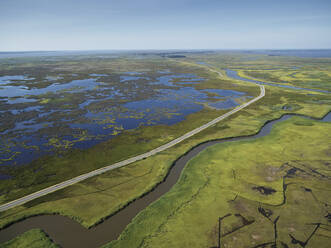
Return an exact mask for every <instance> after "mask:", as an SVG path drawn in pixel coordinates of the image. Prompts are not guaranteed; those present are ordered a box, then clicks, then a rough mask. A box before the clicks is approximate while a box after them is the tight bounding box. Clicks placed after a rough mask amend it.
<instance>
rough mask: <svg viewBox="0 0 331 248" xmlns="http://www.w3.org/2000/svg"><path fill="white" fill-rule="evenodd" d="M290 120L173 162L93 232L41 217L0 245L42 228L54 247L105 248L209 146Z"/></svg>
mask: <svg viewBox="0 0 331 248" xmlns="http://www.w3.org/2000/svg"><path fill="white" fill-rule="evenodd" d="M291 116H293V115H291V114H286V115H284V116H282V117H281V118H280V119H277V120H272V121H269V122H268V123H266V124H265V125H264V126H263V127H262V128H261V130H260V131H259V132H258V133H257V134H255V135H252V136H246V137H234V138H226V139H219V140H213V141H208V142H205V143H202V144H199V145H197V146H196V147H194V148H192V149H191V150H190V151H189V152H187V153H186V154H184V155H183V156H181V157H180V158H179V159H178V160H176V161H175V162H174V164H173V166H172V168H171V170H170V171H169V174H168V176H167V177H166V178H165V180H164V181H163V182H161V183H160V184H159V185H158V186H157V187H156V188H155V189H154V190H153V191H151V192H149V193H148V194H146V195H144V196H143V197H141V198H139V199H137V200H136V201H134V202H132V203H131V204H129V205H128V206H126V207H125V208H123V209H122V210H120V211H119V212H117V213H116V214H114V215H113V216H110V217H109V218H108V219H106V220H105V221H104V222H102V223H100V224H98V225H96V226H95V227H93V228H90V229H86V228H84V227H83V226H81V225H80V224H79V223H78V222H76V221H74V220H72V219H70V218H68V217H64V216H60V215H40V216H35V217H30V218H27V219H25V220H22V221H19V222H16V223H14V224H12V225H10V226H8V227H7V228H5V229H3V230H1V231H0V242H1V243H2V242H6V241H8V240H10V239H12V238H14V237H16V236H17V235H19V234H22V233H24V232H26V231H28V230H30V229H32V228H41V229H43V230H44V231H45V232H46V233H47V234H48V235H49V236H50V238H51V239H52V240H53V241H54V242H55V243H57V244H59V245H60V246H61V247H64V248H68V247H79V248H93V247H99V246H101V245H104V244H106V243H108V242H110V241H112V240H114V239H116V238H118V236H119V235H120V234H121V232H122V231H123V230H124V229H125V227H126V226H127V225H128V224H129V223H130V222H131V220H132V219H133V218H134V217H135V216H136V215H137V214H138V213H139V212H140V211H141V210H143V209H144V208H146V207H147V206H148V205H150V204H151V203H152V202H154V201H156V200H157V199H159V198H160V197H161V196H162V195H164V194H165V193H167V192H168V191H169V190H170V189H171V188H172V186H173V185H174V184H175V183H176V182H177V181H178V179H179V177H180V174H181V172H182V170H183V168H184V167H185V165H186V164H187V162H188V161H189V160H190V159H192V158H193V157H195V156H196V155H197V154H198V153H199V152H201V151H202V150H204V149H206V148H207V147H209V146H212V145H215V144H219V143H225V142H233V141H239V140H248V139H254V138H258V137H263V136H266V135H267V134H269V133H270V130H271V128H272V126H273V125H274V124H276V123H277V122H281V121H284V120H287V119H289V118H290V117H291ZM306 118H309V117H306ZM321 120H322V121H327V122H330V121H331V112H329V113H328V114H327V115H326V116H325V117H324V118H323V119H321Z"/></svg>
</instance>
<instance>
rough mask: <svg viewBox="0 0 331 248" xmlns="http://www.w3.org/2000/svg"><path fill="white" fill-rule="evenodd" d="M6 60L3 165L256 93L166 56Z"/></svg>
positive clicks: (0, 130) (1, 96)
mask: <svg viewBox="0 0 331 248" xmlns="http://www.w3.org/2000/svg"><path fill="white" fill-rule="evenodd" d="M132 60H133V62H132ZM1 62H2V63H1ZM0 63H1V65H0V136H1V143H0V165H1V166H3V165H6V166H11V165H23V164H28V163H29V162H31V161H33V160H34V159H37V158H39V157H41V156H43V155H47V154H59V153H60V154H61V153H62V152H66V151H68V150H69V149H71V148H80V149H86V148H89V147H91V146H93V145H95V144H97V143H100V142H102V141H105V140H108V139H110V138H112V137H114V136H117V135H120V134H121V133H122V132H123V131H124V130H130V129H135V128H138V127H142V126H150V125H160V124H163V125H172V124H175V123H178V122H180V121H183V120H184V119H185V118H186V116H187V115H189V114H192V113H197V112H199V111H201V110H202V109H204V108H210V109H215V110H220V109H229V108H233V107H235V106H237V105H238V104H239V103H240V102H241V101H243V100H245V99H246V97H249V95H247V93H246V92H242V91H238V90H230V89H222V88H221V86H220V88H215V87H214V88H213V87H212V88H208V85H206V87H205V86H204V84H206V82H207V81H208V78H206V77H205V76H206V75H204V76H200V75H198V74H199V71H194V70H193V71H192V70H190V69H189V68H180V67H178V66H174V65H173V64H171V63H169V62H167V59H162V60H158V61H155V59H150V58H147V59H146V58H145V59H136V58H133V59H132V58H111V57H106V58H103V59H100V58H99V57H98V56H96V57H93V56H88V57H83V58H82V57H69V58H68V57H40V58H33V59H29V58H16V59H3V61H0ZM200 74H201V73H200Z"/></svg>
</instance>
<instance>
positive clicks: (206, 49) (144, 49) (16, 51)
mask: <svg viewBox="0 0 331 248" xmlns="http://www.w3.org/2000/svg"><path fill="white" fill-rule="evenodd" d="M244 50H248V51H265V50H270V51H288V50H295V51H300V50H331V47H330V48H209V49H208V48H162V49H153V48H123V49H121V48H116V49H110V48H106V49H59V50H57V49H55V50H7V51H6V50H0V53H19V52H26V53H29V52H83V51H90V52H98V51H99V52H103V51H109V52H110V51H244Z"/></svg>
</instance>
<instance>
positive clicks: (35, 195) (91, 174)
mask: <svg viewBox="0 0 331 248" xmlns="http://www.w3.org/2000/svg"><path fill="white" fill-rule="evenodd" d="M212 71H214V72H216V73H218V75H219V76H221V77H222V76H223V75H222V74H221V73H220V72H218V71H215V70H212ZM259 87H260V95H259V96H257V97H255V98H254V99H252V100H250V101H249V102H246V103H244V104H242V105H240V106H238V107H236V108H234V109H232V110H230V111H229V112H227V113H225V114H223V115H221V116H219V117H217V118H216V119H214V120H212V121H210V122H208V123H206V124H204V125H202V126H200V127H198V128H196V129H194V130H192V131H190V132H188V133H186V134H184V135H182V136H180V137H178V138H177V139H174V140H172V141H170V142H169V143H166V144H164V145H162V146H159V147H157V148H155V149H153V150H151V151H149V152H146V153H143V154H140V155H138V156H135V157H132V158H129V159H126V160H123V161H120V162H117V163H115V164H112V165H108V166H106V167H103V168H100V169H97V170H94V171H91V172H88V173H85V174H83V175H80V176H77V177H74V178H72V179H69V180H67V181H64V182H61V183H58V184H55V185H53V186H50V187H48V188H45V189H42V190H40V191H37V192H35V193H32V194H30V195H26V196H24V197H21V198H19V199H16V200H14V201H11V202H8V203H5V204H3V205H1V206H0V212H2V211H5V210H8V209H10V208H13V207H16V206H20V205H22V204H24V203H26V202H29V201H32V200H34V199H36V198H39V197H41V196H44V195H47V194H50V193H52V192H54V191H57V190H59V189H63V188H65V187H68V186H69V185H72V184H75V183H78V182H81V181H83V180H85V179H87V178H90V177H94V176H96V175H100V174H102V173H104V172H106V171H110V170H114V169H116V168H120V167H123V166H125V165H128V164H131V163H133V162H136V161H139V160H142V159H144V158H148V157H150V156H153V155H155V154H157V153H159V152H162V151H164V150H166V149H168V148H170V147H173V146H174V145H176V144H178V143H180V142H182V141H183V140H186V139H188V138H189V137H191V136H193V135H195V134H197V133H199V132H201V131H203V130H205V129H206V128H208V127H211V126H213V125H215V124H216V123H218V122H220V121H221V120H224V119H225V118H227V117H229V116H230V115H233V114H234V113H237V112H238V111H240V110H241V109H243V108H245V107H247V106H248V105H250V104H252V103H254V102H256V101H258V100H259V99H261V98H262V97H264V95H265V88H264V86H263V85H259Z"/></svg>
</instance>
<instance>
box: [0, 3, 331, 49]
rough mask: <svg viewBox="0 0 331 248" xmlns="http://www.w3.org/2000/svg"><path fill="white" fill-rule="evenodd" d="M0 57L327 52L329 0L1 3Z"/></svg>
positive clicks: (330, 30) (330, 25) (330, 34)
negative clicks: (17, 54)
mask: <svg viewBox="0 0 331 248" xmlns="http://www.w3.org/2000/svg"><path fill="white" fill-rule="evenodd" d="M0 34H1V38H0V51H28V50H94V49H287V48H296V49H302V48H331V1H330V0H324V1H322V0H287V1H284V0H277V1H275V0H263V1H262V0H237V1H236V0H225V1H223V0H162V1H161V0H116V1H115V0H89V1H88V0H76V1H74V0H1V1H0Z"/></svg>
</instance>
